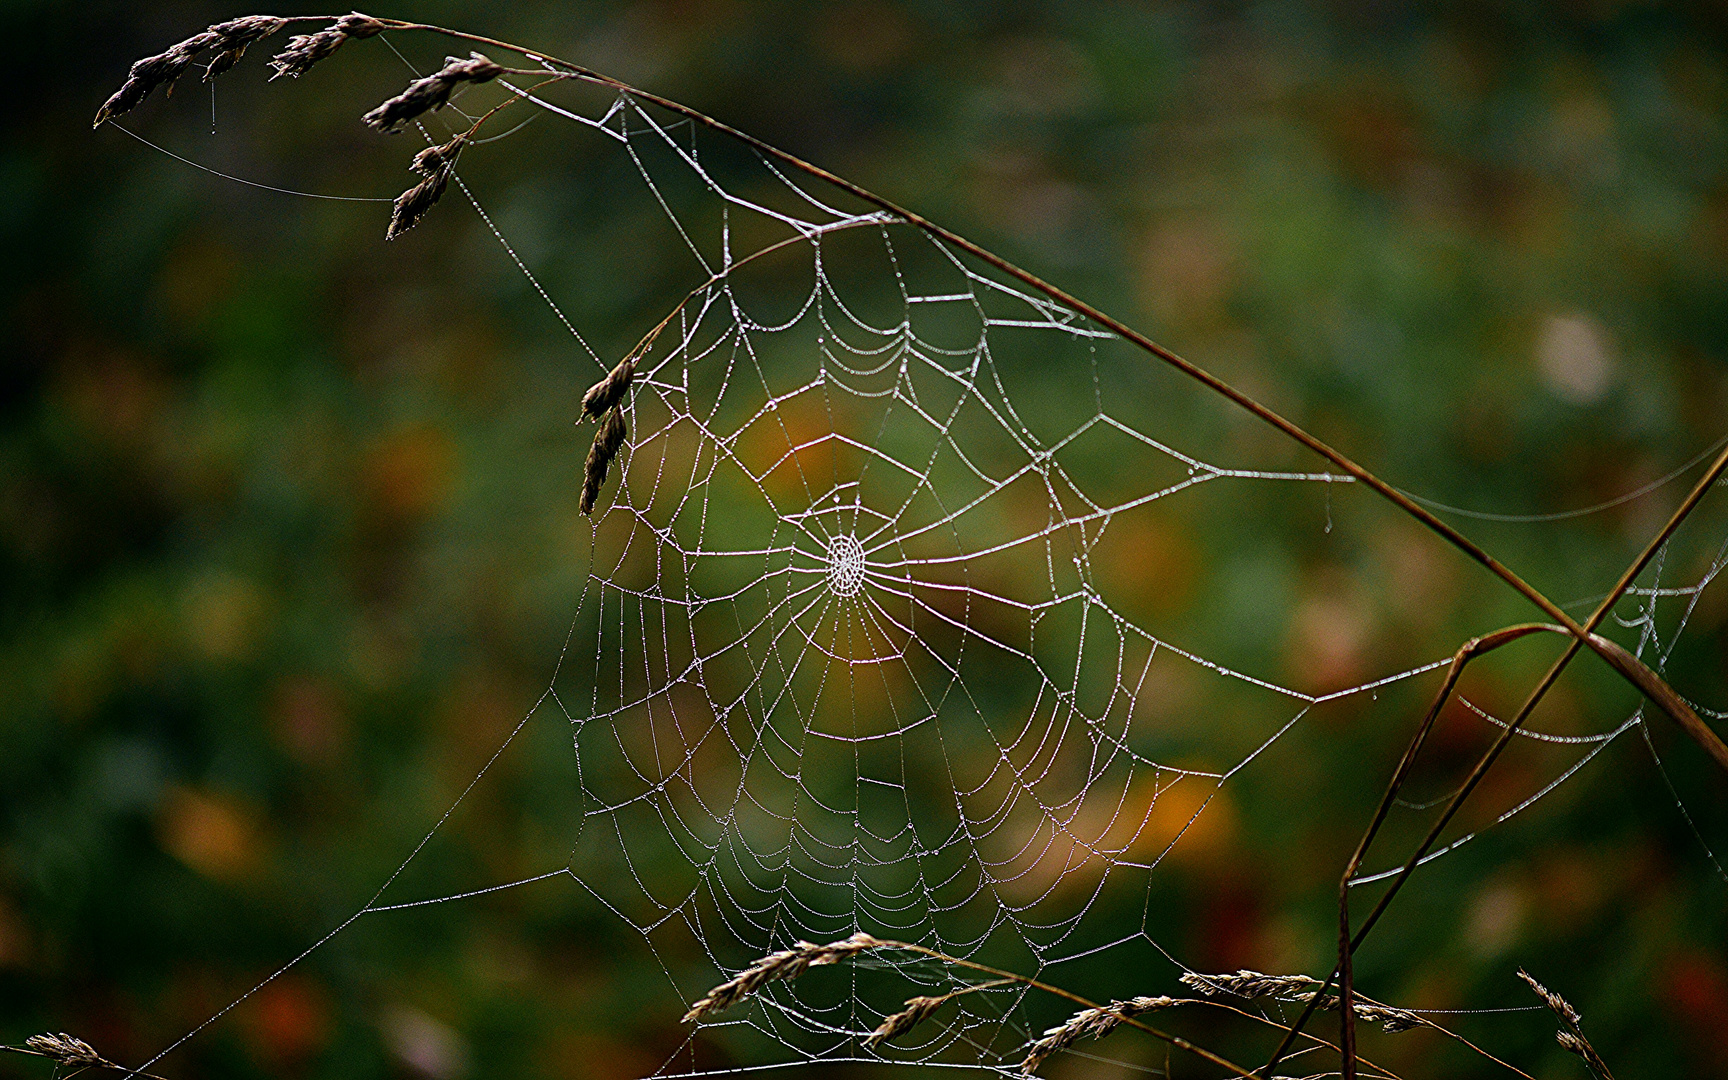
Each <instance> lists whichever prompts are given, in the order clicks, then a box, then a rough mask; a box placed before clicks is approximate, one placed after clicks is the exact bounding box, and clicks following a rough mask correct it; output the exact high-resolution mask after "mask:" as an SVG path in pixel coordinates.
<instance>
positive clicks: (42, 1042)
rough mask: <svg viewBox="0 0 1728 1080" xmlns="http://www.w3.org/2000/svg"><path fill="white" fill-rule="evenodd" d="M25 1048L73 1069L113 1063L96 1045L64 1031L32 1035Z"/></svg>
mask: <svg viewBox="0 0 1728 1080" xmlns="http://www.w3.org/2000/svg"><path fill="white" fill-rule="evenodd" d="M24 1049H25V1050H27V1051H29V1052H30V1053H32V1054H38V1055H40V1056H42V1057H45V1058H52V1059H53V1060H54V1061H55V1062H57V1063H58V1064H60V1065H63V1066H65V1067H67V1068H72V1069H88V1068H91V1067H93V1066H105V1067H107V1066H110V1065H111V1063H110V1062H109V1061H108V1059H107V1058H105V1057H103V1056H102V1055H101V1054H98V1053H97V1052H96V1048H95V1047H93V1046H91V1045H90V1044H89V1043H87V1042H85V1041H84V1040H83V1039H80V1038H78V1037H77V1036H75V1035H68V1034H66V1033H65V1032H64V1031H62V1032H60V1033H59V1034H57V1035H32V1036H30V1037H29V1038H28V1039H25V1040H24Z"/></svg>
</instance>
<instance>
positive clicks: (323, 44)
mask: <svg viewBox="0 0 1728 1080" xmlns="http://www.w3.org/2000/svg"><path fill="white" fill-rule="evenodd" d="M388 29H389V24H388V23H385V22H383V21H381V20H379V19H374V18H373V17H372V16H370V15H362V14H360V13H359V12H358V11H356V12H353V13H352V14H348V15H344V16H342V17H341V18H340V19H337V20H336V21H335V22H333V23H331V24H330V25H329V26H328V27H326V28H325V29H323V30H320V31H318V32H317V33H316V34H295V35H294V36H293V37H291V38H289V39H288V47H287V48H286V49H284V50H282V51H281V52H279V53H277V54H276V55H275V57H274V58H272V59H271V61H270V66H271V67H273V68H275V69H276V74H274V75H272V76H270V78H272V79H278V78H281V77H282V76H284V75H291V76H293V77H294V78H296V79H298V78H299V77H300V76H302V75H304V74H306V72H308V71H309V70H311V68H312V65H313V64H316V63H317V62H318V61H320V60H323V59H324V58H326V57H328V56H329V55H330V54H331V53H333V52H335V51H336V50H337V49H339V48H341V47H342V43H343V42H344V41H347V40H348V39H349V38H356V39H358V38H369V37H372V36H374V35H376V34H380V33H383V32H384V31H385V30H388Z"/></svg>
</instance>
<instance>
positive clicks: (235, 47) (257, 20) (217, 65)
mask: <svg viewBox="0 0 1728 1080" xmlns="http://www.w3.org/2000/svg"><path fill="white" fill-rule="evenodd" d="M287 25H288V20H287V19H281V18H277V17H276V16H274V15H243V16H241V17H240V18H238V19H229V20H228V21H227V22H225V23H217V24H216V25H215V26H212V27H211V28H210V32H211V33H213V34H217V35H219V36H220V38H221V40H220V41H218V42H216V43H215V44H214V45H212V46H211V48H214V49H218V50H220V51H219V52H217V54H216V56H215V58H214V59H213V60H211V61H210V63H209V65H208V66H206V67H205V68H204V81H205V82H209V81H210V80H211V79H214V78H215V77H216V76H218V75H220V74H222V73H223V72H225V71H227V70H228V69H229V68H231V67H233V66H234V65H235V64H238V63H239V62H240V58H241V57H242V56H244V55H246V46H248V45H250V44H252V43H253V42H254V41H257V40H259V39H260V38H267V37H269V36H270V35H271V34H274V33H275V32H276V31H278V30H280V29H282V28H283V27H284V26H287Z"/></svg>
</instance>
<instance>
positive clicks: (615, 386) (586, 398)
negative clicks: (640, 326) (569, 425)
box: [582, 353, 636, 416]
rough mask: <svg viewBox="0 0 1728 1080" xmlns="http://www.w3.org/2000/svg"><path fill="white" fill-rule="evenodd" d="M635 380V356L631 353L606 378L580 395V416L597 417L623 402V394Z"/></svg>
mask: <svg viewBox="0 0 1728 1080" xmlns="http://www.w3.org/2000/svg"><path fill="white" fill-rule="evenodd" d="M635 379H636V354H635V353H631V354H630V355H629V356H626V357H625V358H624V359H623V360H620V361H619V362H618V366H617V367H615V368H613V369H612V370H611V371H609V372H607V373H606V377H605V378H604V379H601V380H600V381H599V382H597V383H595V384H594V385H593V386H590V387H589V388H588V392H587V393H586V394H584V395H582V415H583V416H599V415H600V414H601V413H604V412H605V411H606V410H607V409H610V408H612V407H613V406H614V405H616V404H618V403H619V402H621V401H623V400H624V394H625V392H626V391H628V390H629V389H630V384H631V383H632V382H634V381H635Z"/></svg>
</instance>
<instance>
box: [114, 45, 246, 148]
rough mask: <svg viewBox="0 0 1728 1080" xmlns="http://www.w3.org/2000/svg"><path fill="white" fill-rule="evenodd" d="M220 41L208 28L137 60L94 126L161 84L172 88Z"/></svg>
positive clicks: (122, 111)
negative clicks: (189, 68) (203, 54)
mask: <svg viewBox="0 0 1728 1080" xmlns="http://www.w3.org/2000/svg"><path fill="white" fill-rule="evenodd" d="M221 40H222V36H221V35H220V34H218V33H216V32H215V31H213V30H205V31H204V32H203V33H199V34H194V35H192V36H191V37H189V38H187V39H186V40H185V41H182V42H180V43H179V44H177V45H174V46H172V47H171V48H169V49H167V50H165V51H163V52H159V53H157V54H156V55H155V56H146V57H145V58H144V59H142V60H139V61H137V62H136V63H134V64H133V65H132V70H131V71H129V72H128V73H127V75H126V81H125V82H123V83H121V84H120V89H118V90H116V91H114V94H113V96H112V97H110V98H109V99H108V100H107V101H105V102H103V103H102V107H101V108H100V109H97V110H96V122H95V123H94V124H92V125H91V126H92V127H101V126H102V125H103V124H104V123H106V122H107V121H108V120H110V119H112V118H114V117H116V116H123V115H125V114H126V113H129V112H131V111H132V110H133V109H136V108H137V107H138V105H139V103H140V102H142V101H143V100H144V99H145V97H147V96H149V94H150V91H152V90H154V89H156V88H157V87H158V86H166V87H168V88H170V89H172V88H173V86H174V80H176V79H178V78H179V77H180V76H181V75H182V74H183V73H184V72H185V71H186V68H187V67H189V66H190V65H191V63H192V61H193V60H195V59H197V58H198V54H199V53H201V52H203V51H204V50H206V49H208V48H210V47H212V46H213V45H216V44H217V43H218V42H220V41H221Z"/></svg>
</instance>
